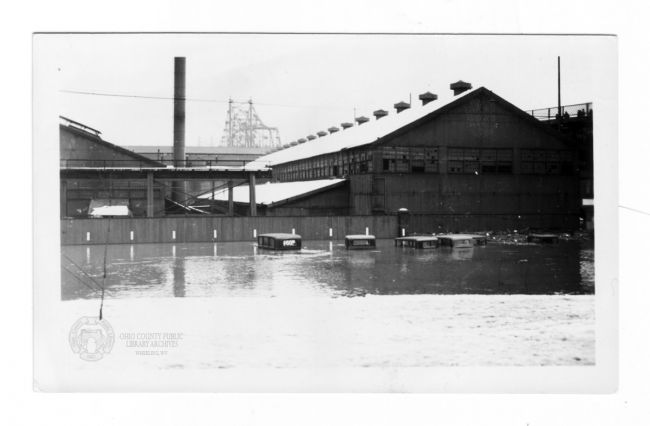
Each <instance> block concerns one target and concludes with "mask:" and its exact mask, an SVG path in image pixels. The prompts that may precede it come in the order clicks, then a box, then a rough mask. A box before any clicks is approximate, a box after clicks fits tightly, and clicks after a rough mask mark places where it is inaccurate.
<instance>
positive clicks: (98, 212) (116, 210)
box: [90, 206, 129, 216]
mask: <svg viewBox="0 0 650 426" xmlns="http://www.w3.org/2000/svg"><path fill="white" fill-rule="evenodd" d="M90 216H129V207H128V206H101V207H94V208H93V209H92V210H91V211H90Z"/></svg>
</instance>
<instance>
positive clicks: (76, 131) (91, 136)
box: [59, 119, 165, 167]
mask: <svg viewBox="0 0 650 426" xmlns="http://www.w3.org/2000/svg"><path fill="white" fill-rule="evenodd" d="M66 120H69V119H66ZM69 121H70V120H69ZM75 123H76V122H75ZM59 130H66V131H69V132H70V133H74V134H76V135H79V136H82V137H83V138H85V139H88V140H90V141H92V142H94V143H96V144H98V145H102V146H104V147H106V148H108V149H111V150H113V151H116V152H119V153H120V154H123V155H126V156H129V157H131V158H133V159H134V160H137V161H140V162H143V163H147V164H150V165H152V166H156V167H165V165H164V164H162V163H159V162H158V161H155V160H152V159H151V158H147V157H145V156H143V155H140V154H138V153H136V152H133V151H130V150H128V149H126V148H122V147H121V146H119V145H115V144H113V143H110V142H108V141H105V140H103V139H102V138H101V137H100V136H99V135H98V134H94V133H91V132H88V131H86V130H83V129H80V128H78V127H75V126H70V125H65V124H59ZM93 130H94V129H93Z"/></svg>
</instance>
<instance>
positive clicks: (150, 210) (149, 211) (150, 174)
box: [147, 172, 154, 217]
mask: <svg viewBox="0 0 650 426" xmlns="http://www.w3.org/2000/svg"><path fill="white" fill-rule="evenodd" d="M153 211H154V208H153V172H147V217H153V214H154V213H153Z"/></svg>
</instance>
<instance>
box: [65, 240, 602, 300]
mask: <svg viewBox="0 0 650 426" xmlns="http://www.w3.org/2000/svg"><path fill="white" fill-rule="evenodd" d="M303 243H304V244H303V250H301V251H300V252H281V253H277V252H273V251H268V250H257V248H256V247H255V244H253V243H251V242H245V243H221V244H214V243H206V244H173V245H171V246H169V245H162V244H161V245H149V244H138V245H133V246H124V245H114V246H109V247H108V252H107V254H108V259H107V261H108V265H109V268H108V279H107V282H106V287H107V289H108V290H109V292H108V294H109V295H110V296H109V297H150V296H169V295H173V296H175V297H203V296H206V297H211V296H253V297H283V296H327V297H338V296H362V295H365V294H466V293H480V294H517V293H523V294H553V293H564V294H566V293H575V294H584V293H593V290H594V276H593V269H594V268H593V246H592V245H591V246H590V245H585V244H584V243H582V245H581V243H578V242H574V241H568V242H566V241H564V242H561V243H560V244H555V245H521V246H513V245H500V244H497V243H493V244H488V245H487V246H485V247H474V248H461V249H450V248H439V249H426V250H417V249H411V248H402V247H394V246H393V243H392V241H390V240H380V241H378V242H377V249H376V250H351V251H348V250H345V247H344V246H343V244H339V243H337V242H332V241H306V242H303ZM91 254H92V255H91ZM68 258H69V259H68ZM103 260H104V247H103V246H102V247H99V246H96V247H92V248H91V247H88V246H69V247H63V248H62V259H61V262H62V266H63V267H67V269H68V270H72V271H75V268H74V267H73V266H72V264H71V263H70V262H75V263H77V264H78V265H80V266H81V267H82V268H83V270H84V272H85V273H86V274H88V275H89V276H91V277H101V275H102V266H103ZM76 272H77V273H76V275H72V274H70V273H69V272H67V271H66V270H64V269H63V268H62V285H61V290H62V298H63V299H64V300H68V299H77V298H95V297H98V293H97V292H96V291H94V290H93V289H92V286H86V285H84V280H86V281H87V280H88V278H87V277H84V276H83V274H81V273H79V271H78V270H76Z"/></svg>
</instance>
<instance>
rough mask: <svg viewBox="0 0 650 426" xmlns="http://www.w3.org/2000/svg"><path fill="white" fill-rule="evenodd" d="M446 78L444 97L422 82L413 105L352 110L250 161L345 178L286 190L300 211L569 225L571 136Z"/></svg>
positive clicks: (451, 226)
mask: <svg viewBox="0 0 650 426" xmlns="http://www.w3.org/2000/svg"><path fill="white" fill-rule="evenodd" d="M450 88H451V89H452V90H453V92H454V95H453V96H452V97H450V98H449V99H448V100H447V101H444V102H442V101H438V100H437V98H438V97H437V95H435V94H432V93H428V92H427V93H424V94H422V95H420V100H421V102H422V105H417V106H411V105H409V104H408V103H405V102H400V103H397V104H395V105H394V108H395V111H394V112H388V111H385V110H377V111H375V112H374V116H375V119H374V120H369V119H368V118H366V117H358V118H357V119H356V122H357V124H356V125H352V124H351V123H342V124H341V128H340V129H339V128H337V127H332V128H329V129H328V131H327V132H325V131H321V132H318V133H317V135H318V137H316V136H312V135H310V137H308V138H305V139H300V140H298V141H296V143H294V144H291V146H289V147H288V148H285V149H281V150H276V151H275V152H273V153H271V154H268V155H266V156H262V157H260V158H259V159H258V160H257V161H256V163H257V164H259V165H260V166H262V165H263V166H268V167H270V168H272V173H273V179H274V181H275V182H278V183H288V182H295V183H296V184H297V185H298V184H299V182H303V181H310V180H323V179H344V180H345V181H346V182H347V184H346V185H345V186H344V187H340V186H337V187H335V188H332V189H331V190H332V191H334V190H335V191H338V192H340V191H341V190H342V189H343V190H345V191H347V196H341V195H340V194H337V196H336V197H332V196H331V195H330V194H328V192H329V191H328V190H324V191H321V192H319V193H318V194H311V195H310V197H309V200H308V202H307V203H306V200H304V199H299V197H296V198H294V201H293V202H294V203H296V202H300V203H301V206H300V207H301V209H294V210H292V211H293V212H294V214H295V213H296V212H297V213H300V212H302V214H310V208H309V207H310V205H311V206H315V207H318V206H322V205H328V206H329V208H330V209H331V210H337V211H347V212H348V214H350V215H385V214H389V215H390V214H396V213H397V212H398V211H399V210H400V209H407V210H408V211H409V212H410V213H411V214H412V215H414V216H419V217H420V219H422V220H423V222H422V223H423V225H422V226H424V227H425V228H426V229H427V230H433V231H435V230H442V229H447V230H460V229H465V230H470V229H474V230H479V229H483V230H485V229H524V228H547V229H551V228H554V229H568V230H570V229H577V228H578V226H579V216H580V208H581V195H580V187H579V174H580V170H579V167H578V162H577V152H578V147H577V144H576V142H575V141H574V140H572V139H570V138H568V137H567V136H565V135H563V134H561V133H560V132H558V131H557V130H555V129H553V128H552V127H551V126H549V125H546V124H544V123H542V122H541V121H539V120H537V119H535V118H534V117H532V116H531V115H530V114H528V113H526V112H524V111H523V110H521V109H519V108H517V107H516V106H514V105H512V104H511V103H509V102H508V101H506V100H505V99H503V98H501V97H500V96H498V95H497V94H495V93H493V92H491V91H490V90H488V89H486V88H484V87H480V88H477V89H474V90H471V85H470V84H469V83H465V82H462V81H460V82H457V83H453V84H452V85H451V86H450ZM271 185H272V184H271ZM261 186H262V185H258V190H260V187H261ZM291 207H292V202H291V201H288V202H285V203H283V208H284V209H290V208H291ZM270 210H273V209H270ZM424 217H426V218H424Z"/></svg>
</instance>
